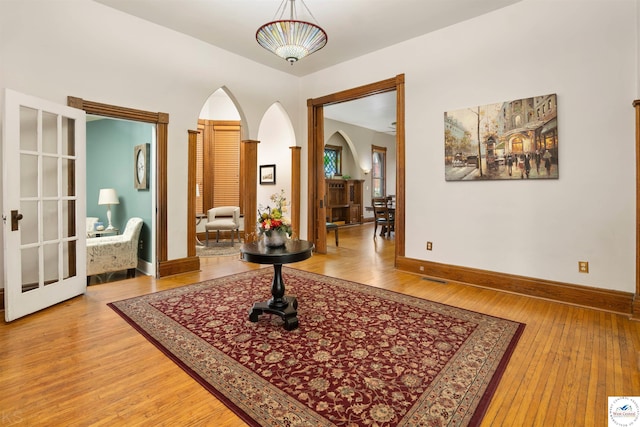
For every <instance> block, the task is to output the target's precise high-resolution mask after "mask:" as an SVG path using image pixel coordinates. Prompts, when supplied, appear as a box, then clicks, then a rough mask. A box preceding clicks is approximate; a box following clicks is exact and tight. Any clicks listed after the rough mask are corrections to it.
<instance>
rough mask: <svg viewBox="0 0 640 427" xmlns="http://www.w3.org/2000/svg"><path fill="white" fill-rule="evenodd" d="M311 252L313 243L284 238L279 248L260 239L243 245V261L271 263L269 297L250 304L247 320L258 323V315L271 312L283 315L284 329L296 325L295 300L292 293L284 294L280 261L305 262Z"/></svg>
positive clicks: (292, 328) (289, 328)
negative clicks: (267, 244)
mask: <svg viewBox="0 0 640 427" xmlns="http://www.w3.org/2000/svg"><path fill="white" fill-rule="evenodd" d="M312 251H313V243H311V242H307V241H306V240H287V242H286V244H285V245H284V246H282V247H278V248H269V247H266V246H265V245H264V243H262V242H261V241H258V242H252V243H245V244H243V245H242V247H241V248H240V252H241V253H242V259H244V260H245V261H249V262H255V263H257V264H272V265H273V282H272V283H271V295H272V298H271V299H270V300H269V301H265V302H256V303H255V304H253V307H252V308H251V310H250V311H249V320H250V321H252V322H257V321H258V317H259V316H260V315H261V314H263V313H271V314H276V315H278V316H280V317H281V318H282V320H283V321H284V328H285V329H286V330H287V331H291V330H294V329H296V328H297V327H298V300H297V299H296V297H295V296H291V295H285V286H284V281H283V280H282V264H289V263H292V262H298V261H304V260H305V259H308V258H310V257H311V252H312Z"/></svg>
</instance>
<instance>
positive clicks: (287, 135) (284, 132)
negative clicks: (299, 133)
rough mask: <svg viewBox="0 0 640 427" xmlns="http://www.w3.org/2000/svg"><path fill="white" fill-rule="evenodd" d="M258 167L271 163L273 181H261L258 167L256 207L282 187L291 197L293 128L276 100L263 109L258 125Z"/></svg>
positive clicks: (266, 166) (265, 202)
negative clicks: (273, 173) (264, 110)
mask: <svg viewBox="0 0 640 427" xmlns="http://www.w3.org/2000/svg"><path fill="white" fill-rule="evenodd" d="M258 140H259V141H260V144H259V145H258V168H259V169H262V170H270V167H271V166H274V171H275V175H274V179H273V181H274V182H270V181H269V180H266V181H265V182H262V183H261V182H260V181H261V180H260V173H261V171H260V170H258V189H257V199H258V200H257V201H258V207H260V206H261V205H262V206H264V207H266V206H268V205H269V203H270V202H271V200H270V197H271V195H272V194H274V193H279V192H280V190H281V189H282V190H284V192H285V194H286V197H287V199H288V200H289V201H291V200H292V194H291V191H292V190H291V189H292V183H291V175H292V174H291V153H290V152H291V148H290V147H293V146H296V138H295V132H294V130H293V125H292V124H291V119H290V118H289V115H288V114H287V112H286V111H285V109H284V108H283V107H282V105H281V104H280V103H279V102H275V103H273V104H272V105H271V106H270V107H269V108H268V109H267V111H266V112H265V113H264V116H263V117H262V120H261V121H260V127H259V128H258Z"/></svg>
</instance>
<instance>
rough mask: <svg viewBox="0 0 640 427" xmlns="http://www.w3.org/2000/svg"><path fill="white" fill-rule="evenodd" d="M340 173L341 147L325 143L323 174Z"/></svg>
mask: <svg viewBox="0 0 640 427" xmlns="http://www.w3.org/2000/svg"><path fill="white" fill-rule="evenodd" d="M333 175H342V147H339V146H336V145H325V147H324V176H326V177H330V176H333Z"/></svg>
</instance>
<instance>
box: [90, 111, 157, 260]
mask: <svg viewBox="0 0 640 427" xmlns="http://www.w3.org/2000/svg"><path fill="white" fill-rule="evenodd" d="M145 143H147V144H151V145H150V148H151V151H152V150H153V149H154V146H155V137H154V126H153V125H151V124H148V123H140V122H131V121H125V120H115V119H100V120H94V121H87V216H95V217H98V218H100V221H102V222H104V224H105V226H106V225H107V207H106V206H99V205H98V194H99V193H100V189H101V188H115V189H116V191H117V192H118V199H119V200H120V204H119V205H114V206H111V222H112V223H113V226H114V227H116V228H118V229H120V232H122V231H124V227H125V225H126V224H127V220H128V219H129V218H131V217H134V216H136V217H140V218H142V219H143V221H144V225H143V226H142V231H141V233H140V241H141V243H142V249H140V250H139V251H138V257H139V258H142V259H143V260H145V261H147V262H150V261H151V224H152V209H151V207H152V200H151V189H152V186H153V184H154V183H153V182H151V177H149V190H136V189H135V187H134V185H133V179H134V176H133V171H134V162H133V149H134V147H135V146H136V145H139V144H145Z"/></svg>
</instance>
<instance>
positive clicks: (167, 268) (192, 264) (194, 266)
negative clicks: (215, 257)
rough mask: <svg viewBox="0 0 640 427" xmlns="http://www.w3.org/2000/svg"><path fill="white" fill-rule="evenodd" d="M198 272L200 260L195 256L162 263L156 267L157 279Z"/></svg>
mask: <svg viewBox="0 0 640 427" xmlns="http://www.w3.org/2000/svg"><path fill="white" fill-rule="evenodd" d="M198 270H200V258H199V257H197V256H194V257H188V258H180V259H172V260H170V261H163V262H160V263H159V266H158V277H165V276H172V275H174V274H180V273H189V272H192V271H198Z"/></svg>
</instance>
